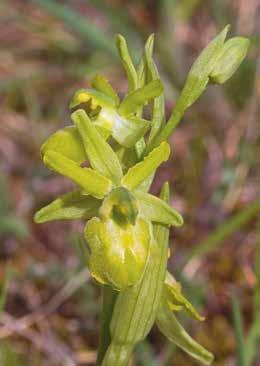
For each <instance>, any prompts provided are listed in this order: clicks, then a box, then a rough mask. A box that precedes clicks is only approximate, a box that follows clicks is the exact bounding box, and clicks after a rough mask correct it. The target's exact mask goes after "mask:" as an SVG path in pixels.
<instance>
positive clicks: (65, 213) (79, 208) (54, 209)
mask: <svg viewBox="0 0 260 366" xmlns="http://www.w3.org/2000/svg"><path fill="white" fill-rule="evenodd" d="M100 204H101V201H100V200H98V199H96V198H94V197H91V196H84V195H82V193H81V192H80V190H75V191H72V192H69V193H65V194H63V195H61V196H60V197H58V198H56V199H55V200H54V201H52V202H51V203H49V204H48V205H47V206H45V207H43V208H41V209H40V210H39V211H37V212H36V214H35V215H34V221H35V222H36V223H37V224H41V223H44V222H48V221H54V220H76V219H84V220H89V219H90V218H92V217H93V216H97V215H98V209H99V207H100Z"/></svg>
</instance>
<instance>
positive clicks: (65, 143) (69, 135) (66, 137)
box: [41, 126, 87, 164]
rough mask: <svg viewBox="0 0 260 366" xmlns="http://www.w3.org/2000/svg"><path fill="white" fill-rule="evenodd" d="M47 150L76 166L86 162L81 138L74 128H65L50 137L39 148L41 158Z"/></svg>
mask: <svg viewBox="0 0 260 366" xmlns="http://www.w3.org/2000/svg"><path fill="white" fill-rule="evenodd" d="M47 150H53V151H56V152H58V153H60V154H62V155H64V156H65V157H67V158H69V159H71V160H74V161H75V162H76V163H78V164H81V163H83V162H84V161H86V160H87V155H86V153H85V149H84V146H83V143H82V140H81V137H80V135H79V133H78V130H77V128H76V127H74V126H70V127H65V128H63V129H62V130H59V131H57V132H55V133H54V134H53V135H51V136H50V137H49V138H48V139H47V140H46V141H45V143H44V144H43V145H42V147H41V154H42V157H43V155H44V154H45V153H46V151H47Z"/></svg>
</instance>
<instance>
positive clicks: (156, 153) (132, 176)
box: [122, 141, 171, 191]
mask: <svg viewBox="0 0 260 366" xmlns="http://www.w3.org/2000/svg"><path fill="white" fill-rule="evenodd" d="M170 151H171V149H170V145H169V144H168V143H167V142H165V141H164V142H162V143H161V144H160V145H159V146H158V147H156V148H155V149H154V150H153V151H151V152H150V154H149V155H147V156H146V157H145V158H144V160H142V161H141V162H140V163H137V164H136V165H134V166H133V167H132V168H130V169H129V170H128V172H127V173H126V174H125V176H124V177H123V179H122V185H123V186H125V187H126V188H128V189H129V190H130V191H132V190H134V189H136V188H138V186H140V185H141V184H142V182H144V181H145V180H146V178H148V177H149V176H150V175H151V174H152V173H153V172H154V171H155V170H156V169H157V168H158V167H159V166H160V165H161V164H162V163H163V162H164V161H167V160H168V158H169V155H170Z"/></svg>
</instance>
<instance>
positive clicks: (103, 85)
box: [91, 74, 120, 105]
mask: <svg viewBox="0 0 260 366" xmlns="http://www.w3.org/2000/svg"><path fill="white" fill-rule="evenodd" d="M91 86H92V87H93V88H94V89H96V90H97V91H99V92H101V93H103V94H105V95H107V96H108V97H110V98H112V99H113V100H114V101H115V104H116V105H119V103H120V99H119V96H118V95H117V93H116V91H115V90H114V88H113V87H112V86H111V84H110V83H109V81H108V80H107V79H106V78H105V77H104V76H102V75H100V74H97V75H96V76H95V77H94V78H93V79H92V80H91Z"/></svg>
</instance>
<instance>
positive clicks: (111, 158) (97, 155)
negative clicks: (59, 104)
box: [71, 109, 123, 183]
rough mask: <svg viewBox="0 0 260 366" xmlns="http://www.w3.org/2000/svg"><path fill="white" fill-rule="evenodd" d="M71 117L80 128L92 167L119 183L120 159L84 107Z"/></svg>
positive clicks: (120, 175)
mask: <svg viewBox="0 0 260 366" xmlns="http://www.w3.org/2000/svg"><path fill="white" fill-rule="evenodd" d="M71 118H72V120H73V122H74V124H75V125H76V127H77V128H78V131H79V134H80V136H81V138H82V141H83V144H84V147H85V151H86V154H87V156H88V159H89V162H90V164H91V166H92V168H93V169H95V170H96V171H98V172H99V173H100V174H102V175H104V176H106V177H107V178H109V179H111V180H112V181H113V182H114V183H118V182H119V181H120V179H121V177H122V175H123V173H122V169H121V165H120V161H119V159H118V157H117V155H116V153H115V152H114V151H113V149H112V148H111V146H110V145H109V144H108V143H107V142H106V141H105V140H104V139H103V138H102V137H101V135H100V134H99V133H98V131H97V129H96V128H95V126H94V125H93V123H92V122H91V121H90V119H89V117H88V115H87V114H86V112H85V111H84V110H83V109H78V110H77V111H76V112H74V113H72V115H71Z"/></svg>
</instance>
